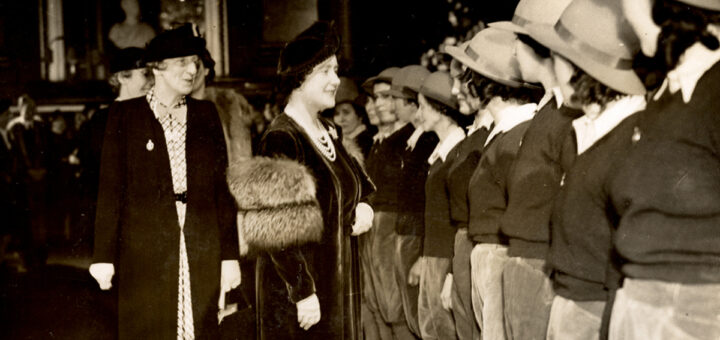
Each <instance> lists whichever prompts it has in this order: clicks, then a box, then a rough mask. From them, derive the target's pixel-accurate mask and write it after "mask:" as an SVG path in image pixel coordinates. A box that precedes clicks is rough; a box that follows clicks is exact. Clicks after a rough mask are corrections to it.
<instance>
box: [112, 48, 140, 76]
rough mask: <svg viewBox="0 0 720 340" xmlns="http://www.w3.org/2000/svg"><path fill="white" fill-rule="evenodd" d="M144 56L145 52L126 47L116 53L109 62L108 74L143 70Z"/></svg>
mask: <svg viewBox="0 0 720 340" xmlns="http://www.w3.org/2000/svg"><path fill="white" fill-rule="evenodd" d="M144 54H145V51H144V50H143V49H142V48H137V47H128V48H125V49H122V50H120V51H118V53H117V54H116V55H115V56H114V57H113V58H112V59H111V60H110V73H117V72H120V71H128V70H134V69H138V68H144V67H145V61H144V60H143V57H144Z"/></svg>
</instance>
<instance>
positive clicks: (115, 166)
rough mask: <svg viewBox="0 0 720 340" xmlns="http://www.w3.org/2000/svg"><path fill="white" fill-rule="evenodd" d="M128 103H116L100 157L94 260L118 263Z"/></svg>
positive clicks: (123, 194)
mask: <svg viewBox="0 0 720 340" xmlns="http://www.w3.org/2000/svg"><path fill="white" fill-rule="evenodd" d="M124 108H125V106H124V105H122V104H121V103H118V104H116V105H112V108H111V110H110V114H109V117H108V122H107V128H106V130H105V137H104V139H103V148H102V153H101V157H100V164H101V165H100V181H99V188H98V199H97V210H96V215H95V241H94V242H95V245H94V254H93V262H95V263H98V262H110V263H112V262H115V255H116V249H117V241H118V229H119V226H120V222H121V221H120V214H121V213H122V209H123V206H122V205H123V203H124V202H125V188H126V187H127V185H126V183H125V181H126V178H125V173H126V169H125V164H127V162H126V159H125V158H126V157H125V156H126V152H125V125H124V118H125V116H126V115H127V114H129V113H128V112H125V109H124Z"/></svg>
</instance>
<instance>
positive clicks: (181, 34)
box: [145, 24, 205, 62]
mask: <svg viewBox="0 0 720 340" xmlns="http://www.w3.org/2000/svg"><path fill="white" fill-rule="evenodd" d="M204 50H205V39H203V38H201V37H200V36H199V34H198V32H197V30H195V29H194V28H193V26H192V25H190V24H186V25H183V26H180V27H178V28H176V29H172V30H169V31H165V32H163V33H160V34H158V35H157V36H156V37H155V38H153V40H151V41H150V42H149V43H148V45H147V48H145V61H146V62H154V61H162V60H165V59H172V58H179V57H186V56H190V55H197V56H200V55H202V53H203V51H204Z"/></svg>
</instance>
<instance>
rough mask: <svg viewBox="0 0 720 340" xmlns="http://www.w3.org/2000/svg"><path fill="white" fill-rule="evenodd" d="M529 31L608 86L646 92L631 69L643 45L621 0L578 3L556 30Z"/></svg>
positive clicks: (541, 27) (534, 27) (538, 27)
mask: <svg viewBox="0 0 720 340" xmlns="http://www.w3.org/2000/svg"><path fill="white" fill-rule="evenodd" d="M527 30H528V33H529V34H530V36H531V37H532V38H533V39H535V40H536V41H538V42H539V43H541V44H543V45H545V46H546V47H547V48H549V49H550V50H552V51H553V52H556V53H558V54H560V55H562V56H563V57H565V58H567V59H568V60H570V61H571V62H573V63H574V64H575V65H576V66H577V67H579V68H580V69H582V70H583V71H585V72H586V73H587V74H589V75H590V76H592V77H593V78H595V79H597V80H598V81H599V82H601V83H603V84H605V85H606V86H608V87H610V88H612V89H614V90H616V91H619V92H622V93H625V94H644V93H645V92H646V89H645V86H644V85H643V82H642V81H641V80H640V78H639V77H638V76H637V74H636V73H635V71H634V70H633V67H632V66H633V58H634V56H635V55H636V54H637V53H638V52H639V51H640V45H639V42H638V40H637V37H636V36H635V33H634V31H633V30H632V28H631V27H630V25H629V24H628V23H627V21H626V20H625V18H624V16H623V15H622V8H621V4H620V0H576V1H573V2H572V4H570V6H568V8H567V9H566V10H565V11H564V12H563V14H562V16H561V17H560V20H558V22H557V23H556V24H555V25H554V26H548V25H540V24H533V25H529V26H528V27H527Z"/></svg>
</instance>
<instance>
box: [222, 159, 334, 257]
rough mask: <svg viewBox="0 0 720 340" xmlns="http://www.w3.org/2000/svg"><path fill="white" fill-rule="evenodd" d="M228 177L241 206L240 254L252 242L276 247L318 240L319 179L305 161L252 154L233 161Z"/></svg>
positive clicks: (257, 247)
mask: <svg viewBox="0 0 720 340" xmlns="http://www.w3.org/2000/svg"><path fill="white" fill-rule="evenodd" d="M227 181H228V186H229V188H230V192H231V193H232V195H233V196H234V197H235V201H236V203H237V206H238V234H239V236H240V247H241V251H240V252H241V254H244V253H246V251H247V249H248V247H249V248H251V249H254V250H266V251H273V250H280V249H283V248H285V247H287V246H292V245H300V244H304V243H308V242H318V241H320V239H321V237H322V231H323V227H324V226H323V217H322V212H321V211H320V205H319V204H318V201H317V198H316V197H315V192H316V185H315V179H314V178H313V176H312V175H311V173H310V171H309V170H308V169H307V167H305V166H304V165H302V164H300V163H298V162H296V161H292V160H288V159H274V158H268V157H253V158H249V159H245V160H242V161H237V162H233V163H232V164H231V165H230V167H229V168H228V172H227ZM243 242H245V243H246V245H243ZM243 248H244V249H243ZM244 251H245V252H244Z"/></svg>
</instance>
